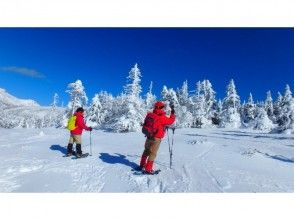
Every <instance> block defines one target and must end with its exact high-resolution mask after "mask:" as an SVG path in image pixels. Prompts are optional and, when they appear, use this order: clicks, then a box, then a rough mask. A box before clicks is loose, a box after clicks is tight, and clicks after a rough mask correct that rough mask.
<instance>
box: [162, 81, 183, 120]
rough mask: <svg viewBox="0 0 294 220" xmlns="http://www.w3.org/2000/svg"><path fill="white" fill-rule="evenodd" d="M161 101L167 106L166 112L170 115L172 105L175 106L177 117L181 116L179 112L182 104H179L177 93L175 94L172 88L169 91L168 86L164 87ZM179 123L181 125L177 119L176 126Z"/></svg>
mask: <svg viewBox="0 0 294 220" xmlns="http://www.w3.org/2000/svg"><path fill="white" fill-rule="evenodd" d="M161 100H162V101H163V102H164V103H165V105H166V108H165V110H166V113H167V114H170V111H171V109H170V104H173V105H174V107H175V111H176V114H177V116H179V114H181V113H180V112H179V107H180V104H179V101H178V97H177V93H176V92H175V90H173V89H172V88H171V89H168V88H167V87H166V86H163V88H162V92H161ZM177 123H179V122H178V119H176V122H175V125H178V124H177Z"/></svg>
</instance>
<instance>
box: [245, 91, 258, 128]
mask: <svg viewBox="0 0 294 220" xmlns="http://www.w3.org/2000/svg"><path fill="white" fill-rule="evenodd" d="M255 117H256V106H255V104H254V101H253V97H252V94H251V93H250V94H249V97H248V101H247V103H245V105H244V106H243V110H242V121H243V123H244V126H245V127H253V126H254V119H255Z"/></svg>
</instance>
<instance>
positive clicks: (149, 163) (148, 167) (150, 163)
mask: <svg viewBox="0 0 294 220" xmlns="http://www.w3.org/2000/svg"><path fill="white" fill-rule="evenodd" d="M153 163H154V161H151V160H148V161H147V164H146V166H145V172H146V173H149V174H153V173H154V170H153V169H152V167H153Z"/></svg>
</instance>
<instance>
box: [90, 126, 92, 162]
mask: <svg viewBox="0 0 294 220" xmlns="http://www.w3.org/2000/svg"><path fill="white" fill-rule="evenodd" d="M90 156H92V131H90Z"/></svg>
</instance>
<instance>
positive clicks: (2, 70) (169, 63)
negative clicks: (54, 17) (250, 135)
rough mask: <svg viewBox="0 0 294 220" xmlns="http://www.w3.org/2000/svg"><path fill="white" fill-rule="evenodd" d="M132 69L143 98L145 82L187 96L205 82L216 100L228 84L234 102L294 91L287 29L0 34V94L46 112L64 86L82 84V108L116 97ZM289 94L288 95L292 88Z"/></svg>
mask: <svg viewBox="0 0 294 220" xmlns="http://www.w3.org/2000/svg"><path fill="white" fill-rule="evenodd" d="M135 63H138V65H139V68H140V69H141V72H142V76H143V77H142V86H143V93H142V95H144V94H145V93H146V92H147V89H148V86H149V84H150V81H153V83H154V92H155V94H156V95H159V94H160V91H161V90H162V87H163V85H166V86H168V87H169V88H171V87H172V88H174V89H176V88H177V87H181V86H182V83H183V81H184V80H188V83H189V89H190V90H194V89H195V84H196V82H197V81H199V80H203V79H209V80H210V81H211V83H212V85H213V87H214V89H215V91H216V92H217V98H223V97H224V95H225V88H226V86H227V84H228V83H229V81H230V79H231V78H233V79H234V80H235V83H236V87H237V91H238V93H239V95H240V96H241V99H242V100H244V99H246V100H247V97H248V95H249V92H252V94H253V98H254V99H255V100H257V99H258V100H264V99H265V96H266V91H268V90H271V91H272V94H273V96H274V97H276V93H277V91H281V92H282V93H283V92H284V88H285V85H286V83H288V84H289V85H290V86H291V88H292V87H294V83H293V82H294V80H293V79H294V29H293V28H292V29H281V28H277V29H265V28H255V29H252V28H239V29H238V28H227V29H226V28H147V29H146V28H121V29H120V28H74V29H72V28H0V88H4V89H6V90H7V91H8V92H9V93H11V94H12V95H15V96H17V97H19V98H26V99H28V98H29V99H34V100H36V101H37V102H39V103H40V104H41V105H49V104H50V103H51V102H52V97H53V94H54V93H55V92H57V93H58V95H59V96H60V104H61V101H63V102H64V104H67V102H68V95H67V94H66V93H65V90H66V87H67V85H68V83H71V82H74V81H75V80H76V79H80V80H82V82H83V84H84V86H85V88H86V93H87V95H88V98H89V101H91V99H92V97H93V95H94V94H95V93H97V92H99V91H101V90H105V91H108V92H110V93H112V94H113V95H117V94H119V93H120V92H121V91H122V90H123V86H124V85H125V83H126V77H127V76H128V72H129V71H130V69H131V67H132V66H133V65H134V64H135ZM292 89H294V88H292Z"/></svg>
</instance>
